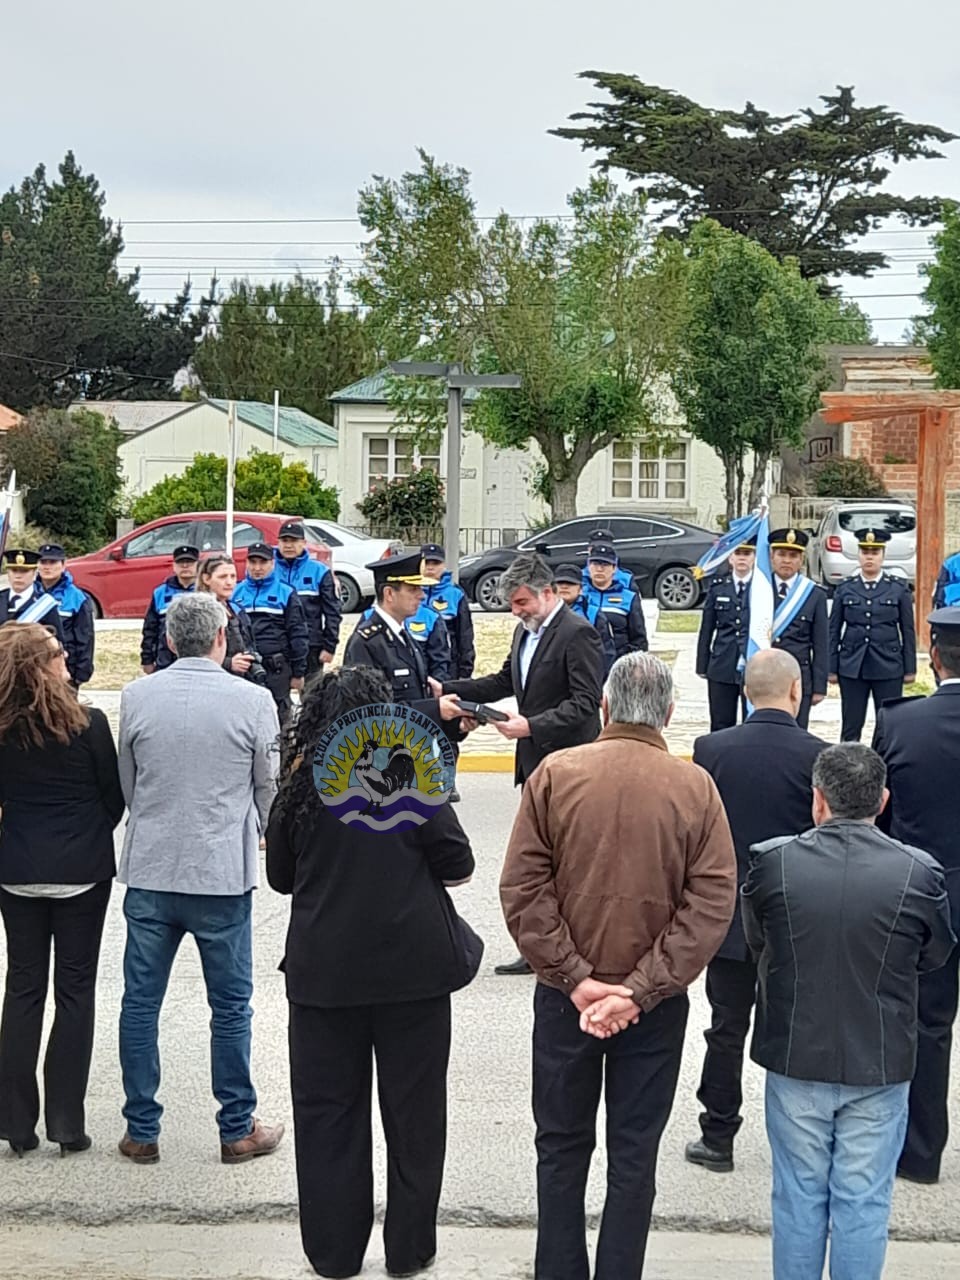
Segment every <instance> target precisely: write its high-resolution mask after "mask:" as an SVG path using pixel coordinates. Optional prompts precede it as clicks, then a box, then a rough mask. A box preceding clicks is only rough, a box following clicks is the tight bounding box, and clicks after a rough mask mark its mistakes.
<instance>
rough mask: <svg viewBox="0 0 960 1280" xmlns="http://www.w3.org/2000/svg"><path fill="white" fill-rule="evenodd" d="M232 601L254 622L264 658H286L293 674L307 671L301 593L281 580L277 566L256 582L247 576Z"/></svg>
mask: <svg viewBox="0 0 960 1280" xmlns="http://www.w3.org/2000/svg"><path fill="white" fill-rule="evenodd" d="M231 604H234V605H236V606H237V608H239V609H245V610H246V611H247V613H248V615H249V617H250V621H251V623H252V624H253V634H254V637H255V638H256V641H257V650H258V651H259V653H260V655H261V656H262V657H264V658H286V660H287V662H289V664H290V673H291V675H293V676H294V677H297V676H303V675H306V673H307V653H308V650H309V643H308V638H307V621H306V618H304V616H303V608H302V606H301V604H300V597H299V596H298V595H297V593H296V591H295V590H294V589H293V587H289V586H287V584H286V583H285V582H281V581H280V578H279V577H278V575H277V571H276V569H274V571H273V572H272V573H270V574H268V575H267V577H265V578H261V580H260V581H259V582H254V580H253V579H252V578H251V577H249V576H248V577H246V578H244V579H243V581H242V582H241V583H239V584H238V585H237V589H236V591H235V592H234V593H233V599H232V600H231Z"/></svg>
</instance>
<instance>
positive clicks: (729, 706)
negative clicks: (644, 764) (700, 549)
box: [697, 538, 757, 733]
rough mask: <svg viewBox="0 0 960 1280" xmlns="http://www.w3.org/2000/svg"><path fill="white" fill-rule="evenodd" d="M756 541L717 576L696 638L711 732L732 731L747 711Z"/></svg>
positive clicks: (740, 550)
mask: <svg viewBox="0 0 960 1280" xmlns="http://www.w3.org/2000/svg"><path fill="white" fill-rule="evenodd" d="M756 552H757V544H756V539H755V538H753V539H748V540H747V541H746V542H741V543H740V545H739V546H737V547H734V549H733V551H732V553H731V555H730V560H729V562H728V563H729V565H730V572H729V573H721V574H718V575H717V576H716V577H715V578H714V579H713V581H712V582H711V583H710V587H709V589H708V590H707V597H706V599H705V600H704V602H703V614H702V616H701V619H700V632H699V634H698V636H697V675H698V676H701V677H702V678H704V679H705V680H706V682H707V700H708V702H709V704H710V732H711V733H715V732H716V731H717V730H718V729H729V728H732V726H733V725H735V724H736V723H737V707H738V706H739V707H740V708H741V718H743V716H745V714H746V710H745V708H744V707H743V666H744V655H745V653H746V650H747V637H748V635H749V633H750V579H751V578H752V577H753V565H754V559H755V557H756Z"/></svg>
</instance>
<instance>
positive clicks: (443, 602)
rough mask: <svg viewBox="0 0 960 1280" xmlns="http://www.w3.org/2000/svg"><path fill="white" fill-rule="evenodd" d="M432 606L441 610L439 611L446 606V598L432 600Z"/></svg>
mask: <svg viewBox="0 0 960 1280" xmlns="http://www.w3.org/2000/svg"><path fill="white" fill-rule="evenodd" d="M433 607H434V608H435V609H439V610H441V611H442V610H444V609H446V607H447V602H446V600H434V602H433Z"/></svg>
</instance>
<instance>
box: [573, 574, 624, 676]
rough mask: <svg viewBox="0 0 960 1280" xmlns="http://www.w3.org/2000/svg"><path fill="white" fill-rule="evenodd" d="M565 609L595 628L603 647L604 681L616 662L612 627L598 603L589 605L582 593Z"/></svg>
mask: <svg viewBox="0 0 960 1280" xmlns="http://www.w3.org/2000/svg"><path fill="white" fill-rule="evenodd" d="M567 607H568V608H569V609H570V611H571V612H572V613H579V615H580V617H581V618H586V620H587V621H588V622H592V623H593V625H594V627H595V628H596V632H597V635H598V636H599V637H600V643H601V644H602V645H603V676H604V679H606V677H607V675H608V674H609V672H610V668H611V667H612V666H613V664H614V663H615V662H616V660H617V645H616V641H615V640H614V638H613V627H611V625H610V619H609V618H608V617H607V615H606V614H605V613H604V612H603V610H602V609H601V608H600V605H599V603H597V604H589V603H588V602H587V599H586V597H585V596H584V594H583V592H581V593H580V595H579V596H578V597H577V599H576V600H574V602H573V604H571V605H568V606H567Z"/></svg>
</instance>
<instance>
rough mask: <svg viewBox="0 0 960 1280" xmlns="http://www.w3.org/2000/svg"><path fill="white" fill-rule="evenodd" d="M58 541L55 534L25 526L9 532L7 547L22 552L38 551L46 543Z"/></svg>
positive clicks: (32, 526)
mask: <svg viewBox="0 0 960 1280" xmlns="http://www.w3.org/2000/svg"><path fill="white" fill-rule="evenodd" d="M59 541H60V539H59V537H58V536H57V535H56V534H55V533H51V531H50V530H49V529H41V528H40V527H39V526H38V525H35V524H25V525H24V526H23V528H22V529H11V530H10V536H9V537H8V538H7V546H8V547H22V548H23V550H24V551H39V550H40V548H41V547H42V546H45V545H46V544H47V543H48V542H59ZM64 550H66V548H64Z"/></svg>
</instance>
